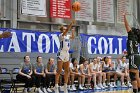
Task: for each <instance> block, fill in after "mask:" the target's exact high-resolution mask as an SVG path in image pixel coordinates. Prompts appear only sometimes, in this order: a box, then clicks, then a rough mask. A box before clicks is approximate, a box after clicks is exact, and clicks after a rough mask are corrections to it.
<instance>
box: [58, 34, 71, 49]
mask: <svg viewBox="0 0 140 93" xmlns="http://www.w3.org/2000/svg"><path fill="white" fill-rule="evenodd" d="M69 49H70V35H66V36H62V34H61V35H60V50H66V51H69Z"/></svg>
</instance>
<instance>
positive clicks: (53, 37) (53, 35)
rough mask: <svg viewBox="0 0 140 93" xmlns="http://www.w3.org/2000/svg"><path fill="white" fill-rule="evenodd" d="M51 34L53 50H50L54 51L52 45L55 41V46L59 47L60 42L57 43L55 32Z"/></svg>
mask: <svg viewBox="0 0 140 93" xmlns="http://www.w3.org/2000/svg"><path fill="white" fill-rule="evenodd" d="M51 36H52V44H53V51H52V52H53V53H54V48H56V47H55V46H54V43H56V46H57V48H58V49H59V47H60V43H59V38H58V36H57V35H56V34H52V35H51Z"/></svg>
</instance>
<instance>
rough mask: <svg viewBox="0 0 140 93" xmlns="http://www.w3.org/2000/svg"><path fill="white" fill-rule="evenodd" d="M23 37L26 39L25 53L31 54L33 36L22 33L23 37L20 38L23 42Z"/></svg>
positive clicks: (32, 34)
mask: <svg viewBox="0 0 140 93" xmlns="http://www.w3.org/2000/svg"><path fill="white" fill-rule="evenodd" d="M25 37H27V52H31V40H32V38H33V41H35V34H34V33H25V32H23V37H22V40H23V41H24V39H25Z"/></svg>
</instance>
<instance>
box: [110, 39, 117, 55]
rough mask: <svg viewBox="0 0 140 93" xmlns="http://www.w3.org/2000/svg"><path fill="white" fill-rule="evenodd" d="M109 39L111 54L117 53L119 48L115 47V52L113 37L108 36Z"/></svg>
mask: <svg viewBox="0 0 140 93" xmlns="http://www.w3.org/2000/svg"><path fill="white" fill-rule="evenodd" d="M108 40H109V54H117V48H115V52H114V53H113V38H108Z"/></svg>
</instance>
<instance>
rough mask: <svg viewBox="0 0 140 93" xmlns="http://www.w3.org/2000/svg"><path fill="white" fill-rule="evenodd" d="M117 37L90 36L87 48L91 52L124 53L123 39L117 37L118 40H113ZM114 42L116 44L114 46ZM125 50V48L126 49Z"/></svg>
mask: <svg viewBox="0 0 140 93" xmlns="http://www.w3.org/2000/svg"><path fill="white" fill-rule="evenodd" d="M114 39H115V38H105V37H100V38H99V39H98V40H97V38H96V37H93V36H91V37H89V38H88V42H87V49H88V53H89V54H122V51H123V48H122V46H123V43H122V42H123V41H122V40H123V39H122V38H117V41H116V40H115V42H113V40H114ZM113 43H114V44H116V45H115V46H113ZM124 50H125V49H124Z"/></svg>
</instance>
